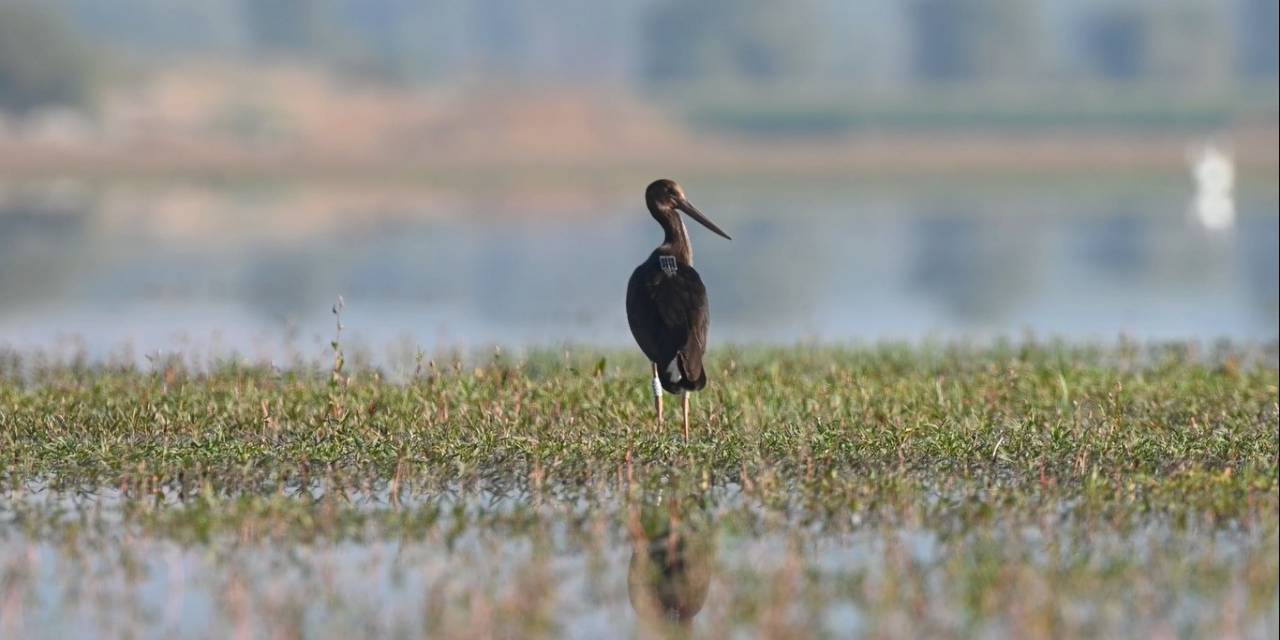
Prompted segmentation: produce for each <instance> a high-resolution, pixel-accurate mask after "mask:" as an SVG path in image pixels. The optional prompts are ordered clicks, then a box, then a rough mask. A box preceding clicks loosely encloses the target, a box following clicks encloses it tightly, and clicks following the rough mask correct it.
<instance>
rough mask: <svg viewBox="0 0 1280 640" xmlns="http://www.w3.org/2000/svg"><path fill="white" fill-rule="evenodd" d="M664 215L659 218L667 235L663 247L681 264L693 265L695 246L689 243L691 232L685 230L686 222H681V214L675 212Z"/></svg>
mask: <svg viewBox="0 0 1280 640" xmlns="http://www.w3.org/2000/svg"><path fill="white" fill-rule="evenodd" d="M664 213H665V215H663V216H660V217H659V218H658V221H659V222H661V223H662V231H663V233H664V234H665V236H664V238H663V240H662V247H663V248H664V249H666V250H667V252H669V253H671V255H673V256H675V258H676V259H677V260H679V261H680V262H683V263H685V264H688V265H692V264H693V245H692V244H690V243H689V230H688V229H685V226H684V220H681V219H680V214H679V213H676V212H675V211H667V212H664Z"/></svg>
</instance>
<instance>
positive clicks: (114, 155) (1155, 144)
mask: <svg viewBox="0 0 1280 640" xmlns="http://www.w3.org/2000/svg"><path fill="white" fill-rule="evenodd" d="M1208 142H1213V143H1214V144H1217V145H1221V146H1223V147H1225V148H1228V149H1230V151H1231V153H1232V155H1233V156H1234V158H1235V161H1236V164H1237V168H1238V170H1239V171H1240V172H1241V173H1242V174H1243V175H1244V177H1246V178H1247V177H1249V176H1253V177H1255V178H1266V177H1268V176H1267V175H1266V174H1269V175H1270V177H1272V178H1274V177H1275V176H1276V171H1277V168H1278V167H1280V162H1278V160H1277V155H1276V151H1275V150H1276V148H1277V145H1278V143H1280V130H1278V129H1277V127H1275V126H1259V127H1250V128H1237V129H1234V130H1232V131H1229V132H1224V133H1223V135H1221V136H1207V135H1198V134H1194V133H1184V134H1174V133H1159V134H1149V135H1140V134H1112V133H1105V132H1085V133H1074V132H1045V133H1035V134H1024V135H1011V134H1005V135H1001V134H991V133H983V134H974V135H968V134H962V133H937V134H933V135H902V134H883V135H877V134H865V135H858V136H846V137H841V138H838V139H835V140H832V141H826V140H813V139H804V138H787V139H777V140H773V139H725V138H722V137H718V136H716V137H711V136H695V139H693V140H690V141H689V144H688V145H687V146H685V147H683V148H681V149H680V150H679V152H678V153H666V152H662V151H656V150H654V149H653V148H645V149H637V150H635V151H629V150H626V149H621V150H595V149H592V150H584V149H577V150H573V151H568V152H565V151H562V150H557V149H555V148H553V147H550V146H543V145H539V146H538V147H529V148H521V149H510V148H502V149H485V148H476V147H474V146H472V147H468V148H450V149H441V150H440V151H439V152H438V153H425V152H418V153H414V154H404V155H394V154H389V153H379V154H367V153H366V154H344V153H341V152H339V151H334V150H332V149H326V150H320V149H309V148H306V147H303V146H293V147H285V146H280V147H266V148H248V147H247V146H245V145H234V144H225V145H214V144H203V145H189V144H187V145H180V144H171V145H164V144H135V145H123V144H122V145H115V146H111V145H105V144H103V145H87V144H56V143H43V142H29V141H22V140H0V179H21V178H48V177H75V178H87V179H97V178H168V177H172V178H215V179H217V178H226V179H241V178H273V179H274V178H279V179H340V180H358V181H369V180H372V181H390V182H400V181H417V180H423V179H427V180H431V179H461V180H465V181H469V180H473V179H480V178H484V177H506V178H512V179H518V176H519V175H528V176H530V177H533V178H537V179H548V180H555V179H558V177H562V178H563V179H572V178H573V177H574V176H581V175H591V176H596V177H600V176H608V175H626V174H632V173H635V174H644V175H648V174H655V175H656V173H655V172H657V173H661V174H664V175H665V174H668V173H671V174H674V173H680V174H681V175H689V174H696V175H709V176H720V175H757V174H759V175H769V176H774V177H778V178H801V177H847V176H868V177H877V176H878V177H889V178H891V177H895V176H898V177H904V176H912V175H957V176H971V175H974V174H998V175H1017V174H1036V175H1055V174H1062V175H1070V174H1093V173H1111V172H1125V173H1152V174H1166V173H1181V172H1183V171H1185V170H1186V166H1187V161H1188V160H1187V158H1188V155H1189V154H1190V153H1191V151H1192V150H1194V149H1195V148H1196V147H1197V146H1199V145H1202V144H1205V143H1208Z"/></svg>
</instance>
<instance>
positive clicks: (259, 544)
mask: <svg viewBox="0 0 1280 640" xmlns="http://www.w3.org/2000/svg"><path fill="white" fill-rule="evenodd" d="M335 312H336V308H335ZM339 322H340V321H339ZM335 342H337V340H335ZM334 350H335V351H339V348H338V347H337V346H335V349H334ZM342 358H343V356H342V355H341V354H340V353H339V354H338V355H337V356H336V357H335V359H334V360H333V363H332V366H313V367H295V368H290V369H286V370H279V369H276V368H273V367H269V366H257V365H245V364H243V363H234V362H225V363H220V364H216V365H213V366H210V367H204V368H200V367H194V366H190V365H187V364H184V363H183V362H182V361H181V360H178V359H170V360H156V361H154V362H152V363H151V366H149V367H143V368H139V367H134V366H131V365H128V364H116V365H110V366H106V365H99V366H90V365H87V364H85V363H83V362H80V363H75V362H71V363H65V362H64V363H51V362H49V361H44V360H40V359H39V358H32V357H30V356H23V355H20V354H12V353H10V354H7V355H6V356H5V357H4V358H3V359H0V362H3V364H2V365H0V479H2V480H3V482H4V486H5V493H4V495H3V501H2V505H0V528H2V529H3V531H4V534H3V535H2V536H0V539H3V540H5V546H3V547H0V548H2V549H3V550H4V554H5V559H6V565H5V566H6V567H8V568H6V569H4V571H5V573H4V577H3V584H4V585H6V586H4V587H3V589H6V590H8V591H7V593H9V594H10V596H9V600H10V601H11V602H12V601H14V597H15V596H13V595H12V594H13V593H21V592H22V591H21V590H22V589H31V588H33V587H32V586H31V585H32V583H33V581H36V579H35V578H33V577H32V576H33V575H43V574H40V572H39V571H35V570H32V569H31V568H30V567H27V568H26V569H24V568H23V567H26V566H27V565H25V564H24V561H23V560H22V558H24V557H27V555H29V554H30V552H31V549H47V550H49V551H48V553H51V554H52V555H53V556H54V557H55V558H61V559H60V560H57V561H55V562H54V565H56V566H62V565H61V564H59V563H68V565H67V566H81V565H77V564H76V563H77V562H79V563H85V562H90V563H94V562H96V563H102V564H105V566H107V567H110V570H101V569H100V570H101V571H104V572H105V573H107V574H111V575H115V573H120V574H121V575H125V576H130V575H132V576H136V578H135V579H136V581H138V584H142V583H146V581H147V580H148V578H146V576H149V575H152V574H155V573H156V572H159V573H162V574H163V573H164V571H165V569H164V565H157V564H156V560H155V557H153V556H147V555H142V556H134V559H133V560H132V561H130V562H126V561H124V560H121V561H119V562H115V561H113V560H109V559H108V558H112V557H114V554H116V553H117V552H118V551H119V548H120V545H121V543H120V542H119V537H120V536H121V535H123V536H125V537H127V538H129V539H131V540H141V541H145V543H146V545H151V546H153V547H156V548H161V549H163V550H164V552H163V553H160V554H159V555H164V554H171V555H172V554H177V556H180V557H181V556H183V554H186V553H190V551H191V550H201V549H203V550H205V557H206V558H209V557H212V558H216V559H217V561H210V562H208V563H207V564H206V563H205V561H190V562H193V563H194V565H195V566H194V568H190V570H191V571H193V572H195V573H196V574H198V575H201V576H205V577H207V578H208V581H209V582H210V585H206V590H205V591H203V592H201V593H204V594H205V595H204V596H201V597H207V599H208V600H210V601H211V602H213V603H215V604H213V605H210V607H212V608H213V609H215V610H217V611H220V612H224V613H225V614H226V615H228V616H231V618H234V619H235V620H238V621H239V622H238V623H237V624H241V623H242V624H244V625H247V627H246V628H248V629H251V630H257V631H262V632H267V631H281V630H285V631H287V630H290V629H293V630H295V631H301V632H304V633H309V634H311V635H331V634H332V635H339V634H340V633H341V632H345V631H342V630H356V631H361V630H363V631H370V632H374V633H380V634H393V635H394V634H400V633H403V634H407V635H418V634H419V633H424V632H425V633H433V634H439V635H449V636H455V635H472V634H473V630H475V629H479V630H480V631H475V632H474V635H480V636H483V635H489V634H493V635H505V636H508V637H516V636H528V635H557V634H561V633H575V632H578V633H584V634H586V635H591V630H592V629H596V630H599V628H600V627H602V626H603V628H606V629H607V628H610V626H609V625H613V624H624V625H626V626H628V627H630V628H633V629H634V630H636V631H639V632H641V633H648V632H654V633H663V634H665V633H677V634H683V633H685V631H684V630H682V629H681V628H680V627H678V626H673V625H671V624H669V623H667V622H664V621H663V620H655V619H652V618H653V617H654V616H650V615H645V614H640V615H639V616H638V617H633V616H632V614H631V613H630V609H628V608H626V605H625V604H622V605H619V603H620V602H621V603H626V601H627V598H626V595H625V592H626V586H625V583H626V581H625V580H622V581H620V579H619V578H618V576H619V575H620V572H621V574H622V575H625V572H626V566H627V561H626V559H625V555H626V554H627V553H628V552H629V551H632V550H633V549H638V548H640V547H639V546H637V544H636V540H640V539H643V540H649V538H651V537H654V536H662V535H668V533H669V531H668V529H669V530H671V531H683V529H680V527H688V526H690V523H694V522H697V523H702V524H700V525H699V527H700V528H701V530H700V533H698V535H697V536H694V537H693V538H691V539H698V540H701V539H704V538H707V539H711V540H713V541H714V542H715V544H712V545H709V546H711V547H714V548H716V549H718V550H717V551H715V552H714V554H713V558H712V559H711V560H709V561H708V562H709V563H710V567H711V574H712V576H713V578H712V580H711V583H712V588H711V590H710V595H708V596H707V601H706V604H705V606H704V607H703V611H702V612H701V613H699V614H698V616H697V618H696V619H695V620H696V624H695V626H693V627H692V628H691V629H689V631H692V632H694V633H695V634H708V635H719V634H722V633H731V632H732V631H733V630H735V629H737V630H742V629H747V630H749V631H752V632H759V633H765V634H766V635H773V636H788V635H813V634H817V635H823V634H827V633H836V634H837V635H843V634H844V633H845V632H858V633H866V634H872V635H902V634H919V633H929V634H942V635H955V634H960V635H967V634H973V633H979V634H996V635H1092V634H1135V633H1136V634H1143V635H1146V634H1151V633H1159V632H1164V631H1169V632H1173V633H1181V634H1187V633H1192V634H1196V633H1218V632H1229V631H1232V630H1235V632H1237V633H1241V634H1244V635H1256V634H1264V635H1265V634H1267V633H1272V634H1274V632H1275V630H1276V625H1277V619H1278V618H1280V605H1278V604H1277V578H1276V571H1277V564H1278V562H1277V555H1278V552H1277V525H1276V520H1277V516H1278V515H1280V504H1278V503H1280V491H1278V487H1277V476H1278V466H1277V437H1278V436H1277V370H1276V366H1275V360H1276V356H1275V350H1274V346H1270V347H1265V348H1256V349H1236V348H1232V347H1228V346H1222V347H1217V348H1213V349H1209V350H1207V351H1205V350H1200V349H1197V348H1195V347H1191V346H1186V345H1165V346H1157V347H1139V346H1135V345H1123V344H1122V345H1119V346H1115V347H1109V348H1090V347H1070V346H1064V345H1035V344H1013V343H1002V344H997V345H994V346H991V347H986V348H974V347H966V346H956V345H933V346H928V345H926V346H922V347H903V346H891V345H890V346H879V347H867V348H836V347H806V346H799V347H794V348H788V349H735V348H723V349H720V350H718V351H717V353H716V357H715V358H714V359H713V360H711V362H710V367H711V368H710V371H711V376H712V384H711V385H710V386H709V387H708V389H707V390H706V391H705V392H703V393H700V394H698V395H697V396H696V399H695V402H694V415H695V420H694V425H695V426H694V429H693V432H692V437H691V438H690V440H689V441H688V442H685V441H684V439H683V438H682V437H681V435H680V433H679V425H678V424H677V423H676V422H675V421H672V422H669V423H668V424H667V425H663V426H661V427H659V426H657V425H655V424H654V421H653V417H652V415H651V413H650V412H651V407H650V404H649V400H648V398H647V395H646V394H647V380H646V379H645V371H646V368H645V366H644V363H643V362H641V361H640V360H639V359H638V358H637V357H634V356H632V355H630V354H629V353H617V352H600V351H596V350H569V351H532V352H529V353H525V354H522V355H519V356H512V355H508V354H504V353H502V352H494V353H492V354H485V355H480V356H473V357H462V356H459V355H457V354H453V355H449V354H445V355H440V356H437V357H434V358H427V357H421V358H419V359H418V360H417V361H416V363H415V365H414V367H413V369H412V370H410V371H406V372H402V373H398V374H393V373H391V372H387V371H380V370H377V369H373V368H369V367H367V366H354V365H350V364H348V363H347V362H346V361H345V360H344V359H342ZM357 360H358V358H354V357H353V358H352V362H356V361H357ZM637 509H639V510H640V511H642V512H644V513H650V512H654V513H657V514H658V516H656V518H657V519H656V522H658V523H659V524H662V523H666V524H665V526H666V529H663V528H662V527H658V529H657V533H655V528H654V526H653V525H652V521H654V519H653V517H647V519H645V520H644V522H645V523H646V524H645V525H644V526H639V525H636V524H635V523H636V522H639V520H637V519H636V517H635V516H634V514H635V513H636V510H637ZM655 510H656V511H655ZM629 514H632V515H629ZM690 535H692V534H690ZM385 545H390V546H392V547H394V548H395V552H394V554H393V555H394V558H395V559H394V560H386V559H383V560H380V561H367V560H361V561H360V562H366V561H367V562H368V563H369V564H370V566H373V567H377V568H378V569H377V571H380V572H383V573H379V574H378V575H379V576H381V577H377V578H376V579H374V578H369V577H368V576H366V577H365V578H361V577H359V576H355V577H348V578H347V579H345V580H337V581H334V580H330V581H328V582H322V583H319V584H316V583H313V582H312V581H310V580H309V579H308V578H307V576H309V575H311V572H313V571H318V570H319V569H317V567H318V566H328V564H333V565H336V566H338V567H339V568H342V567H346V565H345V564H344V561H343V560H342V558H344V557H346V556H344V555H343V553H344V552H342V551H341V550H343V549H350V548H356V549H362V550H367V549H370V548H380V546H385ZM24 554H27V555H24ZM254 554H257V555H261V556H265V557H268V558H276V560H273V561H279V562H284V564H285V566H287V567H289V570H286V571H282V572H281V573H280V574H279V575H273V576H258V577H257V578H255V577H254V575H256V574H255V573H254V571H252V570H251V569H252V567H251V566H241V565H243V564H244V563H245V562H246V561H245V560H244V558H245V557H248V556H253V555H254ZM298 554H302V555H304V556H306V555H307V554H311V556H308V557H306V558H303V559H301V560H299V559H297V558H296V557H294V556H297V555H298ZM38 555H39V554H37V556H38ZM277 556H280V557H294V559H293V560H290V561H284V560H279V558H277ZM419 556H420V557H419ZM73 558H79V559H78V560H72V559H73ZM85 558H89V560H85ZM410 558H416V560H410ZM326 563H328V564H326ZM402 563H407V564H408V565H409V567H408V568H406V567H404V566H401V565H402ZM415 563H416V564H415ZM619 565H621V567H620V566H619ZM95 566H96V565H95ZM183 566H186V565H183ZM225 567H232V568H231V569H227V568H225ZM235 567H241V568H240V569H235ZM414 567H417V568H414ZM424 567H425V568H424ZM33 571H34V573H33ZM343 571H346V569H342V570H338V571H337V573H339V574H341V573H343ZM397 571H406V572H409V573H411V574H413V575H415V576H418V578H417V579H415V580H409V581H408V582H405V581H404V579H401V581H400V582H399V583H397V582H396V581H395V580H392V579H390V578H386V577H385V575H383V574H384V573H385V574H387V575H390V574H394V573H396V572H397ZM73 574H74V572H73ZM24 576H25V577H24ZM46 579H49V580H53V581H54V582H58V581H59V580H64V581H66V582H67V584H68V585H69V584H71V583H74V582H75V581H74V580H70V579H68V578H66V576H63V577H62V578H46ZM123 580H124V582H123V584H122V585H120V586H117V587H115V590H116V591H120V592H122V593H126V594H127V593H131V589H132V590H134V591H136V590H137V589H141V587H140V586H137V585H135V586H133V587H130V586H129V585H130V584H131V583H130V582H129V580H128V579H123ZM364 581H370V582H368V584H365V582H364ZM384 583H385V584H384ZM369 585H373V586H369ZM388 585H390V586H388ZM396 585H398V586H396ZM620 585H621V586H620ZM67 589H68V590H70V587H69V586H67ZM15 590H16V591H15ZM105 590H106V591H108V592H111V591H112V589H110V588H107V589H105ZM370 592H372V593H377V594H382V595H381V596H380V598H375V599H374V601H372V602H369V601H366V599H365V598H367V596H368V593H370ZM264 593H271V594H275V595H274V596H272V597H271V598H265V596H263V594H264ZM282 594H283V595H282ZM117 595H118V594H117ZM2 596H4V594H0V597H2ZM312 596H315V597H321V600H320V601H323V602H327V603H328V604H327V605H324V606H320V605H317V604H315V602H317V600H316V598H315V597H312ZM192 597H196V596H192ZM38 600H39V598H36V597H35V596H29V597H27V598H26V599H25V600H23V599H20V598H19V599H18V601H21V602H26V603H28V604H27V605H25V609H20V610H29V613H28V615H27V617H28V618H32V619H42V616H44V617H56V616H58V615H61V614H62V613H66V611H64V610H65V609H72V610H76V611H81V610H82V609H84V610H87V611H88V612H89V613H84V614H83V616H88V618H87V619H93V616H94V615H100V614H102V612H101V607H100V606H98V607H95V606H87V607H86V606H85V605H73V604H72V603H74V602H75V600H73V599H69V597H68V596H66V595H65V594H64V596H62V597H58V598H47V599H46V600H47V601H46V602H44V604H33V603H36V602H37V601H38ZM379 600H382V603H381V604H379V603H378V601H379ZM142 602H145V598H143V599H142ZM273 603H274V604H273ZM138 606H139V607H142V608H143V609H145V606H144V605H141V604H140V605H138ZM317 607H318V608H317ZM11 608H12V607H11ZM388 611H390V612H391V614H394V615H391V614H388V613H387V612H388ZM623 611H625V614H624V615H622V616H621V617H619V616H618V615H614V614H615V613H619V612H623ZM237 612H238V613H237ZM379 612H381V613H379ZM15 615H16V614H14V613H12V612H10V613H9V614H8V617H9V618H10V619H14V616H15ZM156 615H157V614H155V613H154V612H148V611H146V610H143V611H139V612H137V614H136V615H132V616H124V621H123V622H120V623H119V624H120V625H121V628H122V629H124V630H125V631H128V630H133V631H138V630H142V631H147V630H150V631H163V630H165V629H167V628H168V627H165V626H164V625H163V624H160V623H157V622H155V621H154V620H153V618H154V617H155V616H156ZM237 616H239V617H237ZM161 617H162V618H163V616H161ZM73 619H75V618H74V616H73ZM177 619H178V622H173V623H172V624H173V625H175V626H173V627H172V628H173V629H177V630H181V629H183V626H182V623H181V620H183V619H184V616H182V615H178V617H177ZM166 624H168V623H166ZM477 625H479V626H477ZM584 629H585V631H584ZM486 631H487V632H489V633H486Z"/></svg>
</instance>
